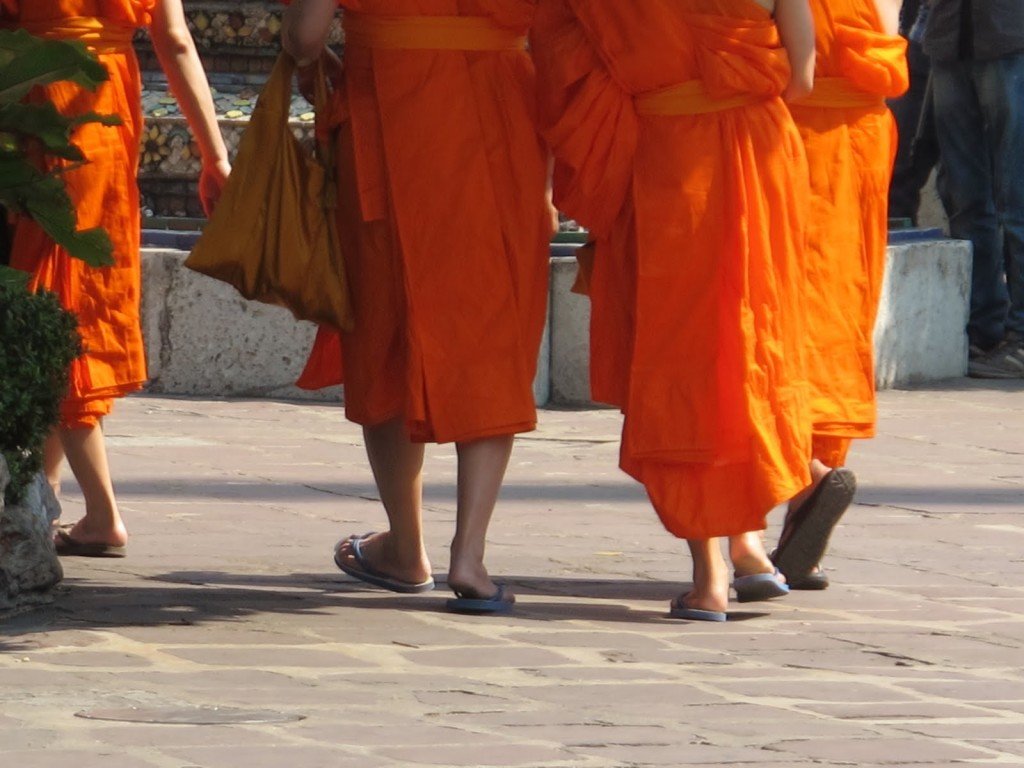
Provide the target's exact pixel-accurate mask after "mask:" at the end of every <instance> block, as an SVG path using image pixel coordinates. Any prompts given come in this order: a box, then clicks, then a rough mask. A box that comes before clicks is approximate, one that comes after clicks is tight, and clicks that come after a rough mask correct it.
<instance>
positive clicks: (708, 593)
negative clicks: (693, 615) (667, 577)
mask: <svg viewBox="0 0 1024 768" xmlns="http://www.w3.org/2000/svg"><path fill="white" fill-rule="evenodd" d="M672 602H673V604H674V605H676V606H678V607H680V608H696V609H698V610H701V611H714V612H715V613H723V612H724V611H725V610H726V609H727V608H728V607H729V581H728V579H725V580H724V581H723V582H722V583H721V584H716V585H714V586H713V587H711V586H709V587H705V588H701V589H698V588H697V587H696V586H694V588H693V589H691V590H690V591H689V592H684V593H683V594H681V595H680V596H679V597H677V598H676V599H675V600H673V601H672Z"/></svg>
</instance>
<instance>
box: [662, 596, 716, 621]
mask: <svg viewBox="0 0 1024 768" xmlns="http://www.w3.org/2000/svg"><path fill="white" fill-rule="evenodd" d="M668 615H669V616H671V617H672V618H673V619H686V620H687V621H727V620H728V618H729V614H727V613H726V612H725V611H705V610H704V609H703V608H690V607H688V606H686V605H683V604H682V603H677V602H676V601H675V600H673V601H672V603H671V605H670V606H669V611H668Z"/></svg>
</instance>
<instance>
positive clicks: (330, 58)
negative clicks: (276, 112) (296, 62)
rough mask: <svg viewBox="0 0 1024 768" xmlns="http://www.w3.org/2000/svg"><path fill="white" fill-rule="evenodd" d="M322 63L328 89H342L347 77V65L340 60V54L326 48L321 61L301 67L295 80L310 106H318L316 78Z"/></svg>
mask: <svg viewBox="0 0 1024 768" xmlns="http://www.w3.org/2000/svg"><path fill="white" fill-rule="evenodd" d="M320 62H323V67H324V75H325V76H326V77H327V87H328V89H330V90H335V89H337V88H339V87H341V83H342V79H343V77H344V75H345V65H344V64H342V62H341V59H339V58H338V54H336V53H335V52H334V51H332V50H331V49H330V48H324V52H323V54H322V55H321V57H320V58H319V59H314V60H313V61H311V62H309V63H307V64H302V65H300V66H299V67H298V69H297V70H296V72H295V79H296V80H297V81H298V86H299V93H301V94H302V97H303V98H304V99H305V100H306V101H308V102H309V103H310V104H316V77H317V68H318V65H319V64H320Z"/></svg>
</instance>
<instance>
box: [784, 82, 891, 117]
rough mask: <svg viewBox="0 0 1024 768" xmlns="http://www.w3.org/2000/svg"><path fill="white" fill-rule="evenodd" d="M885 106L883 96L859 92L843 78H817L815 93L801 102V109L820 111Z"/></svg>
mask: <svg viewBox="0 0 1024 768" xmlns="http://www.w3.org/2000/svg"><path fill="white" fill-rule="evenodd" d="M884 104H885V98H884V97H883V96H880V95H878V94H874V93H868V92H867V91H861V90H858V89H857V88H856V87H854V85H853V83H851V82H850V81H849V80H846V79H844V78H842V77H818V78H815V80H814V91H813V92H812V93H811V94H810V95H809V96H807V97H806V98H804V99H801V100H800V106H801V107H814V108H818V109H857V108H862V107H881V106H883V105H884Z"/></svg>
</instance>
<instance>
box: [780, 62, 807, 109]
mask: <svg viewBox="0 0 1024 768" xmlns="http://www.w3.org/2000/svg"><path fill="white" fill-rule="evenodd" d="M813 90H814V71H813V70H810V71H807V72H794V73H793V76H792V77H791V78H790V79H789V83H788V84H787V85H786V90H784V91H783V92H782V100H783V101H785V102H786V103H787V104H792V103H793V102H794V101H800V99H805V98H807V97H808V96H810V95H811V92H812V91H813Z"/></svg>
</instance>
